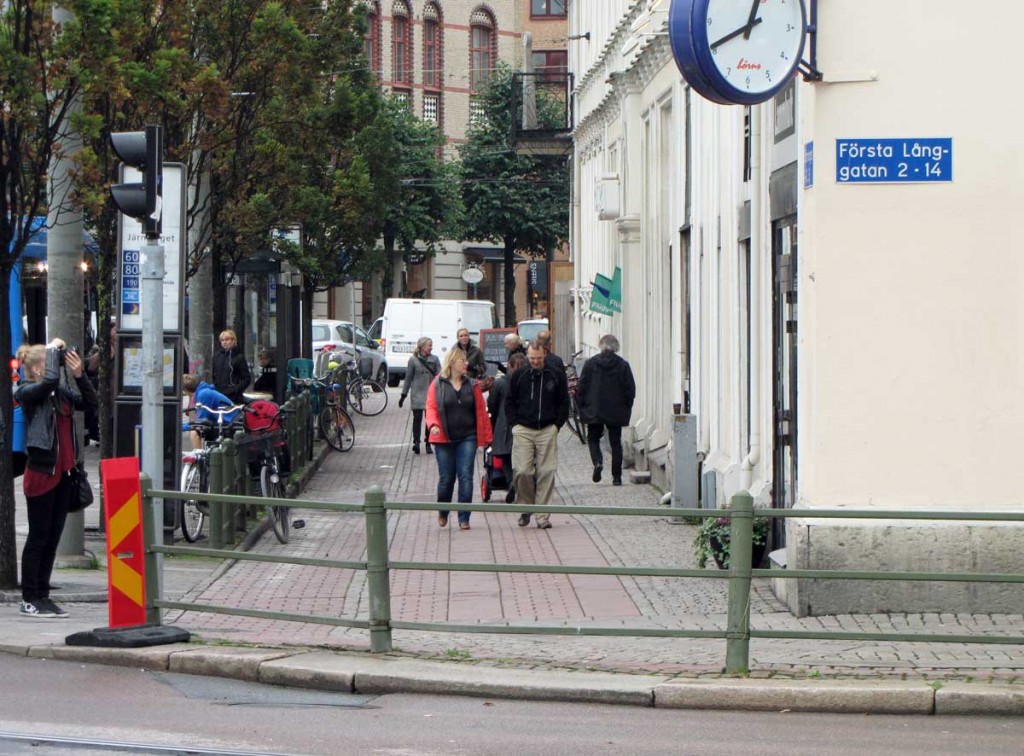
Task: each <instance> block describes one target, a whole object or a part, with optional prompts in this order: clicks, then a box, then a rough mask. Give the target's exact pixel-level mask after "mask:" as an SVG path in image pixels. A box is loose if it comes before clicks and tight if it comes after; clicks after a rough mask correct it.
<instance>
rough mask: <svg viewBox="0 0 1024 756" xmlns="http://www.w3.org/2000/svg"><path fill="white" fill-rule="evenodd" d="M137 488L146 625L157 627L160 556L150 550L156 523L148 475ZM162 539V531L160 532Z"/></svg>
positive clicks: (158, 621) (151, 488) (141, 475)
mask: <svg viewBox="0 0 1024 756" xmlns="http://www.w3.org/2000/svg"><path fill="white" fill-rule="evenodd" d="M139 488H141V490H142V538H143V540H144V541H145V544H146V553H145V557H144V560H145V563H146V567H145V573H146V624H147V625H159V624H160V622H161V620H162V617H161V612H160V610H159V609H158V608H157V607H155V606H154V605H153V602H154V601H156V600H157V599H159V598H160V582H161V580H160V569H161V567H162V563H161V562H162V560H161V559H160V555H159V554H157V553H156V552H154V551H152V550H151V549H150V547H151V546H153V544H155V543H156V542H157V539H156V534H157V530H156V521H155V520H154V518H153V497H152V496H151V495H150V493H149V492H150V491H151V490H153V481H152V480H151V479H150V477H149V476H148V475H146V474H145V473H142V474H140V475H139ZM160 537H161V539H162V538H163V529H161V532H160Z"/></svg>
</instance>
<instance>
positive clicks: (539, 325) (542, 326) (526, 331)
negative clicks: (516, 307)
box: [516, 318, 548, 344]
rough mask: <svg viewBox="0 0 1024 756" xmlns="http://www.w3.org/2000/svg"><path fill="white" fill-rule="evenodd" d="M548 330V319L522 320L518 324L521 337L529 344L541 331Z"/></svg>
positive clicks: (517, 329) (517, 327)
mask: <svg viewBox="0 0 1024 756" xmlns="http://www.w3.org/2000/svg"><path fill="white" fill-rule="evenodd" d="M546 330H548V319H547V318H537V319H536V320H520V321H519V324H518V325H517V326H516V331H517V332H518V333H519V338H521V339H522V340H523V343H524V344H529V343H530V342H531V341H533V340H534V339H536V338H537V334H538V333H540V332H541V331H546Z"/></svg>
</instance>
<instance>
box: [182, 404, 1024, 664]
mask: <svg viewBox="0 0 1024 756" xmlns="http://www.w3.org/2000/svg"><path fill="white" fill-rule="evenodd" d="M396 399H397V396H396V394H395V391H394V390H392V396H391V401H390V402H389V404H388V408H387V409H386V410H385V412H384V413H383V414H382V415H380V416H377V417H373V418H363V417H357V418H356V445H355V447H354V448H353V449H352V451H350V452H347V453H344V454H339V453H334V454H332V455H331V456H329V457H328V458H327V460H326V461H325V463H324V465H323V466H322V468H321V469H320V471H319V472H318V473H317V475H316V476H315V477H314V479H313V480H312V482H311V484H310V486H309V487H308V488H307V490H306V491H305V492H304V494H303V497H304V498H308V499H314V500H334V501H362V499H363V495H364V493H365V492H366V490H367V488H369V486H371V485H373V484H379V485H381V486H382V487H383V488H384V489H385V491H386V493H387V496H388V498H389V499H392V500H402V501H422V502H430V501H433V500H434V499H435V495H434V491H435V486H436V482H437V468H436V465H435V463H434V458H433V457H432V456H428V455H425V454H423V455H419V456H417V455H413V454H412V452H411V449H410V446H411V413H410V412H409V411H408V410H406V409H399V408H398V406H397V401H395V400H396ZM559 455H560V460H559V461H560V464H559V468H558V478H557V484H556V499H557V503H560V504H567V505H572V504H579V505H582V504H586V505H594V506H599V505H609V506H612V505H614V506H625V507H629V506H637V507H653V506H656V505H657V501H658V498H659V492H658V491H656V490H655V489H653V488H652V487H650V486H637V485H626V486H624V487H621V488H615V487H612V486H611V485H610V482H609V481H608V480H606V481H605V482H604V483H602V484H594V483H592V482H591V481H590V471H591V470H590V462H589V457H588V455H587V452H586V447H584V446H583V445H582V444H580V443H579V442H578V441H577V440H575V438H574V437H572V436H571V435H570V434H569V433H568V431H565V432H563V434H562V436H561V437H560V439H559ZM481 472H482V466H481V464H480V463H479V457H478V464H477V481H479V476H480V474H481ZM474 495H475V500H477V501H478V500H479V486H478V485H477V486H475V489H474ZM501 495H502V494H501V492H499V494H498V496H497V497H496V498H499V497H501ZM293 517H295V518H301V519H303V520H305V523H306V525H305V527H304V528H302V529H293V531H292V539H291V542H290V543H289V544H288V545H286V546H282V545H281V544H278V543H277V541H276V540H275V539H274V537H273V536H272V535H271V534H269V533H268V534H266V535H265V536H264V537H263V539H262V540H261V541H260V542H259V543H258V544H257V545H256V547H255V550H257V551H260V552H264V553H290V554H295V555H302V556H317V557H326V558H331V559H341V560H345V559H351V560H360V559H362V558H363V557H364V549H363V537H364V527H363V520H362V515H357V514H348V513H328V512H317V511H310V510H306V511H301V510H296V511H295V512H294V513H293ZM451 520H452V524H451V525H450V526H449V527H448V528H445V529H441V528H439V527H438V525H437V522H436V514H435V513H434V512H422V511H416V512H412V511H401V512H393V513H392V514H391V515H390V516H389V524H388V530H389V538H390V547H391V558H392V559H394V560H402V561H434V562H448V561H451V562H479V563H497V562H508V563H515V564H582V565H624V566H640V565H644V566H664V567H693V566H694V558H693V555H692V549H691V542H692V538H693V527H692V526H688V525H685V524H678V523H677V522H676V521H675V520H674V519H673V518H669V517H667V516H666V517H665V518H660V517H655V518H651V517H639V516H637V517H613V516H600V515H596V516H584V515H578V516H568V515H554V516H553V517H552V522H553V524H554V527H553V528H552V529H551V530H546V531H545V530H538V529H537V528H535V527H533V526H532V525H531V526H530V527H528V528H519V527H518V526H517V524H516V519H515V516H514V515H510V514H505V513H493V514H490V513H480V512H476V513H474V514H473V516H472V521H471V522H472V529H471V530H469V531H459V530H458V529H457V527H455V525H454V523H455V517H454V516H453V517H452V518H451ZM391 581H392V582H391V595H392V617H393V618H394V619H396V620H408V621H412V620H416V621H426V622H445V621H448V622H453V623H460V624H474V623H479V624H480V625H482V626H488V627H492V628H495V629H498V628H500V626H501V625H502V624H517V625H522V624H531V623H537V624H543V625H552V624H554V625H561V626H565V627H568V628H573V627H586V626H591V627H623V628H667V629H674V628H690V629H721V628H723V627H724V625H725V611H726V594H727V585H726V581H724V580H696V579H680V578H642V577H637V578H634V577H624V578H616V577H611V576H584V575H573V576H563V575H536V574H529V573H512V574H508V573H502V574H499V573H470V572H453V573H448V572H440V571H426V570H415V571H393V572H392V576H391ZM191 598H192V599H194V600H196V601H199V602H211V603H222V604H225V605H228V606H241V607H259V608H267V609H275V610H282V611H289V612H296V613H308V614H311V615H312V614H323V615H329V616H339V617H347V618H352V617H358V618H365V617H366V612H367V602H368V598H367V592H366V581H365V575H364V573H362V572H361V571H352V570H338V569H328V568H320V567H305V566H295V565H272V564H263V563H254V562H239V563H236V564H235V565H234V566H233V567H232V568H231V569H229V570H228V571H227V572H225V573H224V574H223V575H221V576H220V577H219V578H218V579H217V580H215V581H214V582H213V583H211V584H209V585H205V586H201V587H199V588H197V590H196V591H194V592H193V593H192V595H191ZM751 614H752V625H753V627H755V628H763V629H773V630H792V629H798V628H804V629H809V630H822V629H829V628H831V629H844V630H860V631H869V632H886V631H889V632H892V631H906V632H911V631H917V630H923V631H927V632H935V633H956V634H986V635H988V634H1017V635H1021V634H1024V617H1022V616H1021V615H964V614H960V615H956V614H924V615H922V614H913V615H842V616H836V617H810V618H803V619H797V618H795V617H793V616H792V615H790V614H789V612H788V611H787V610H786V609H785V607H784V606H783V605H782V604H781V603H780V602H779V601H778V600H777V599H775V597H774V596H773V594H772V593H771V591H770V590H769V589H768V586H767V583H766V581H762V580H758V581H755V586H754V590H753V593H752V604H751ZM171 620H172V621H174V622H176V623H178V624H181V625H183V626H185V627H187V628H188V629H190V630H192V631H193V632H196V633H198V634H199V635H200V636H201V637H203V638H206V639H224V640H233V641H236V642H245V643H256V644H261V645H278V644H292V645H303V646H324V647H335V648H357V649H358V648H365V647H366V646H367V645H368V640H367V636H366V633H365V631H362V630H357V629H351V628H342V627H331V626H326V625H317V624H313V623H295V622H280V621H267V620H260V619H255V618H247V617H233V616H229V615H216V614H208V613H198V612H187V613H176V614H174V615H172V617H171ZM393 635H394V644H395V646H396V649H399V650H401V651H406V652H413V653H416V654H419V655H425V656H431V655H434V656H438V657H444V658H452V657H455V658H462V659H472V660H475V661H477V662H478V663H484V664H495V665H505V664H508V665H515V666H525V667H532V666H542V667H570V668H581V667H585V668H594V669H608V670H615V671H627V672H636V673H650V672H668V673H674V674H679V675H699V674H714V673H717V672H719V671H720V670H721V668H722V665H723V662H724V655H725V643H724V641H721V640H703V639H672V638H642V639H641V638H613V637H590V636H556V637H551V636H530V635H519V634H517V635H501V634H491V633H488V634H483V633H481V634H477V633H437V632H419V631H415V632H414V631H402V630H396V631H394V634H393ZM751 657H752V670H753V674H755V675H756V676H802V675H807V674H818V673H820V674H828V675H833V676H850V677H878V676H894V677H928V678H934V677H943V678H946V679H949V678H968V677H970V678H973V679H991V680H1000V681H1007V680H1010V681H1015V682H1016V681H1019V682H1021V683H1024V674H1022V671H1024V653H1022V651H1021V649H1020V648H1019V647H1017V646H1010V645H990V646H989V645H986V646H981V645H969V644H952V643H941V644H914V643H892V642H870V641H815V640H758V639H755V640H752V641H751Z"/></svg>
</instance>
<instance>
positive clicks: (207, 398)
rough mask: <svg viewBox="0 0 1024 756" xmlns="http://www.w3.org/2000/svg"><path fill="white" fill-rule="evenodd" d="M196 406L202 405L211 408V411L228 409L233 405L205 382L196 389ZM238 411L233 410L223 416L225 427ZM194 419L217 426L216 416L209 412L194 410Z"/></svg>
mask: <svg viewBox="0 0 1024 756" xmlns="http://www.w3.org/2000/svg"><path fill="white" fill-rule="evenodd" d="M196 404H202V405H203V406H205V407H212V408H213V409H223V408H225V407H230V406H232V405H233V404H234V402H233V401H231V400H230V399H228V398H227V397H226V396H224V394H222V393H220V392H219V391H218V390H217V389H215V388H214V387H213V386H212V385H211V384H209V383H206V382H200V384H199V385H198V386H197V387H196ZM239 411H240V410H235V411H234V412H231V413H229V414H227V415H225V416H224V424H225V425H227V424H228V423H230V422H231V421H232V420H234V419H235V418H236V417H238V413H239ZM196 419H197V420H209V421H211V422H212V423H213V424H214V425H216V424H217V416H216V415H215V414H214V413H212V412H210V411H209V410H206V409H202V408H199V407H197V408H196Z"/></svg>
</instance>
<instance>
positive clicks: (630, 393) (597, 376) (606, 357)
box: [576, 333, 636, 486]
mask: <svg viewBox="0 0 1024 756" xmlns="http://www.w3.org/2000/svg"><path fill="white" fill-rule="evenodd" d="M598 347H599V348H600V350H601V351H600V353H598V354H596V355H594V356H593V357H591V358H590V359H589V360H587V361H586V362H585V363H584V364H583V372H581V373H580V379H579V382H578V383H577V384H576V399H577V401H579V404H580V417H581V418H582V419H583V422H585V423H586V424H587V445H588V446H589V447H590V461H591V462H593V463H594V477H593V481H594V482H595V483H600V482H601V473H602V471H603V470H604V461H603V459H602V457H601V436H602V435H603V434H604V429H605V428H607V429H608V444H609V445H610V446H611V448H612V485H615V486H621V485H622V426H623V425H628V424H629V418H630V415H631V414H632V412H633V399H635V398H636V382H635V381H634V380H633V371H632V370H631V369H630V367H629V363H628V362H626V361H625V360H624V359H622V358H621V357H619V355H618V354H617V352H618V351H619V340H618V339H617V338H615V337H614V336H613V335H612V334H610V333H609V334H606V335H604V336H602V337H601V340H600V341H599V342H598Z"/></svg>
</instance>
